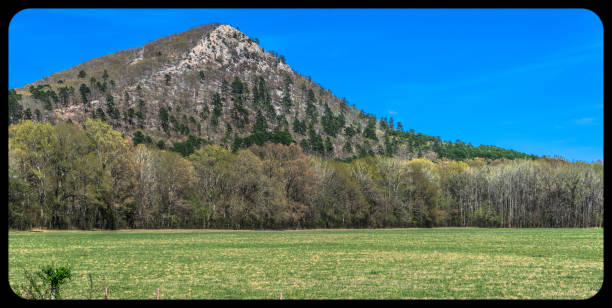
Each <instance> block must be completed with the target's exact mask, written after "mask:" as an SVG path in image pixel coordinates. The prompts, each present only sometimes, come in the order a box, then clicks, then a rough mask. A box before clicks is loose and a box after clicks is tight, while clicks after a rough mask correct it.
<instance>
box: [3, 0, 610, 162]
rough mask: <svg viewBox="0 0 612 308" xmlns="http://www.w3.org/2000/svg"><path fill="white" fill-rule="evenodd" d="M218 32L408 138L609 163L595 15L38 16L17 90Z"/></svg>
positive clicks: (13, 58) (20, 44)
mask: <svg viewBox="0 0 612 308" xmlns="http://www.w3.org/2000/svg"><path fill="white" fill-rule="evenodd" d="M212 22H220V23H227V24H231V25H233V26H237V27H239V28H240V30H241V31H242V32H244V33H245V34H247V35H249V36H251V37H253V38H258V39H259V41H260V45H261V46H262V47H264V48H265V49H266V50H274V51H277V52H278V53H279V54H282V55H284V56H285V58H286V59H287V63H288V64H289V65H290V66H291V67H292V68H293V69H294V70H296V71H298V72H299V73H301V74H303V75H306V76H310V77H312V79H313V81H315V82H317V83H319V84H321V85H322V86H323V87H325V88H327V89H330V90H331V91H332V93H334V94H335V95H337V96H339V97H345V98H346V99H347V100H348V102H349V104H355V105H356V106H357V107H358V108H360V109H362V110H364V111H365V112H368V113H372V114H375V115H377V116H378V117H393V119H394V121H395V122H398V121H400V122H402V124H403V126H404V128H405V129H411V128H412V129H414V130H415V131H417V132H422V133H424V134H427V135H432V136H440V137H441V138H442V139H443V140H451V141H455V140H456V139H461V140H462V141H465V142H471V143H472V144H474V145H479V144H488V145H496V146H500V147H505V148H511V149H515V150H517V151H521V152H526V153H531V154H536V155H551V156H553V155H559V156H562V157H565V158H567V159H569V160H572V161H575V160H584V161H588V162H591V161H594V160H598V159H602V160H603V26H602V24H601V21H600V20H599V17H598V16H597V15H596V14H594V13H593V12H591V11H588V10H582V9H557V10H549V9H526V10H515V9H511V10H510V9H499V10H475V9H454V10H442V9H405V10H404V9H401V10H400V9H392V10H383V9H372V10H370V9H368V10H366V9H346V10H345V9H327V10H313V9H306V10H294V9H289V10H280V9H254V10H235V9H227V10H212V9H211V10H195V9H187V10H166V9H163V10H162V9H153V10H91V9H82V10H76V9H68V10H55V9H53V10H40V9H36V10H24V11H21V12H19V13H18V14H17V15H15V17H14V18H13V19H12V20H11V23H10V25H9V89H11V88H15V87H21V86H23V85H25V84H27V83H30V82H33V81H35V80H38V79H40V78H42V77H45V76H47V75H50V74H52V73H54V72H57V71H61V70H64V69H69V68H71V67H73V66H75V65H77V64H79V63H81V62H84V61H87V60H89V59H91V58H94V57H99V56H104V55H107V54H110V53H113V52H115V51H117V50H121V49H126V48H133V47H138V46H142V45H144V44H145V43H147V42H149V41H153V40H155V39H157V38H159V37H162V36H166V35H170V34H173V33H177V32H182V31H185V30H188V29H190V28H193V27H195V26H199V25H203V24H207V23H212Z"/></svg>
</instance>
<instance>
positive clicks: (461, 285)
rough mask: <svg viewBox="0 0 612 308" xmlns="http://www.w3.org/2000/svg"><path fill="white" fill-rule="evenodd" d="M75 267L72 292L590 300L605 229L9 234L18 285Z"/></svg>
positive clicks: (68, 290)
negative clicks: (27, 276)
mask: <svg viewBox="0 0 612 308" xmlns="http://www.w3.org/2000/svg"><path fill="white" fill-rule="evenodd" d="M51 263H55V264H56V265H62V264H70V265H71V266H72V269H73V279H72V281H71V282H69V283H68V284H67V285H66V286H65V290H64V294H63V295H64V296H63V297H64V298H70V299H87V298H88V294H89V293H88V289H89V281H88V278H87V274H92V275H93V278H94V284H95V285H94V287H95V288H96V291H95V294H94V298H102V297H103V295H104V291H103V290H104V283H105V282H106V284H107V285H108V286H109V298H111V299H154V298H155V290H156V289H157V288H160V299H230V298H231V299H275V298H276V299H277V298H279V294H280V293H281V292H282V294H283V299H414V298H418V299H424V298H434V299H437V298H440V299H452V298H461V299H481V298H496V299H497V298H516V299H519V298H546V299H549V298H553V299H558V298H579V299H582V298H589V297H591V296H593V295H595V294H596V293H597V292H598V291H599V289H600V287H601V285H602V283H603V229H477V228H440V229H380V230H300V231H221V230H163V231H160V230H146V231H145V230H129V231H128V230H125V231H50V232H9V282H10V284H11V286H12V287H13V288H15V286H16V285H19V284H21V283H23V282H24V276H23V269H27V270H29V271H35V270H38V269H39V268H40V267H41V266H42V265H45V264H51Z"/></svg>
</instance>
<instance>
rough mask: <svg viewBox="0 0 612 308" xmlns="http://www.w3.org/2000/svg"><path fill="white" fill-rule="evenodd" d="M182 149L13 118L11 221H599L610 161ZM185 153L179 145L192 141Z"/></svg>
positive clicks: (187, 224)
mask: <svg viewBox="0 0 612 308" xmlns="http://www.w3.org/2000/svg"><path fill="white" fill-rule="evenodd" d="M247 145H248V147H246V148H245V146H246V145H245V146H239V147H231V146H227V147H223V146H219V145H212V144H205V143H202V144H200V145H199V146H198V147H197V148H196V149H194V150H193V151H190V154H188V155H181V154H180V153H177V152H180V151H172V150H166V149H161V148H160V147H159V146H158V145H156V144H154V143H152V142H151V143H148V142H142V143H141V142H132V140H130V139H129V138H125V137H124V136H122V134H121V133H120V132H118V131H117V130H115V129H113V127H112V126H110V125H109V124H107V123H105V122H103V121H100V120H94V119H88V120H87V121H86V122H85V123H83V124H82V125H81V124H79V123H73V122H70V121H68V122H58V123H56V124H50V123H39V122H34V121H31V120H20V121H19V122H18V123H13V124H10V125H9V149H8V150H9V152H8V153H9V161H8V162H9V183H8V185H9V198H8V199H9V202H8V205H9V229H18V230H27V229H32V228H45V229H83V230H90V229H121V228H150V229H154V228H216V229H302V228H387V227H439V226H477V227H512V228H515V227H518V228H522V227H599V226H601V225H602V222H603V163H601V162H596V163H585V162H568V161H566V160H563V159H560V158H549V157H538V158H518V159H513V160H510V159H503V158H502V159H485V158H479V157H477V158H468V159H463V160H461V161H459V160H450V159H448V158H445V157H444V156H442V157H439V158H437V159H436V160H434V161H430V160H427V159H425V158H414V159H411V160H406V159H400V158H393V157H389V156H386V155H379V154H378V153H375V154H374V155H362V156H361V157H356V158H354V159H351V160H338V159H332V158H325V157H324V156H316V155H309V154H307V153H304V151H303V150H302V148H301V147H300V146H299V145H298V144H296V143H295V142H291V143H289V144H288V145H287V144H283V143H272V142H265V143H262V144H261V145H260V144H257V143H251V142H248V143H247ZM184 154H185V153H184Z"/></svg>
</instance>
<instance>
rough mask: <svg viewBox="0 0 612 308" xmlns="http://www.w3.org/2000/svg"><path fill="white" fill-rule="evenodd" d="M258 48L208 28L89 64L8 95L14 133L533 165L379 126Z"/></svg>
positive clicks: (399, 126)
mask: <svg viewBox="0 0 612 308" xmlns="http://www.w3.org/2000/svg"><path fill="white" fill-rule="evenodd" d="M258 42H259V40H258V39H257V38H255V39H252V38H250V37H248V36H247V35H245V34H244V33H242V32H240V31H239V30H238V29H236V28H234V27H232V26H229V25H220V24H211V25H205V26H200V27H197V28H194V29H191V30H189V31H186V32H182V33H177V34H174V35H171V36H168V37H163V38H161V39H159V40H156V41H154V42H150V43H148V44H145V45H144V46H143V47H138V48H133V49H128V50H122V51H119V52H116V53H114V54H111V55H108V56H104V57H100V58H96V59H92V60H90V61H87V62H84V63H82V64H79V65H77V66H75V67H73V68H72V69H69V70H65V71H62V72H58V73H56V74H52V75H50V76H48V77H45V78H43V79H41V80H39V81H36V82H34V83H32V84H30V85H27V86H25V87H23V88H20V89H12V90H9V123H18V122H19V120H21V119H25V120H35V121H38V122H43V123H46V122H49V123H57V122H59V121H65V120H71V121H74V122H79V123H81V124H82V123H84V122H85V121H86V120H87V119H88V118H92V119H100V120H102V121H104V122H106V123H108V124H110V125H111V126H112V127H113V128H114V129H116V130H118V131H119V132H121V134H123V135H124V136H126V137H128V138H131V139H133V142H134V143H135V144H138V143H141V142H142V141H143V140H144V141H145V142H150V143H155V144H158V143H160V144H161V143H163V144H165V145H166V146H167V147H168V148H174V149H181V151H179V152H180V153H181V154H183V156H187V155H189V154H191V153H192V152H193V151H192V148H193V150H195V149H197V148H200V147H201V146H203V145H205V144H217V145H221V146H223V147H225V148H227V149H232V148H233V149H236V148H243V149H244V148H248V147H249V146H251V145H252V144H258V145H262V144H263V143H264V142H266V141H271V142H275V143H282V144H285V145H287V144H289V143H292V142H294V143H296V144H298V145H299V146H300V147H301V148H302V149H303V150H304V152H305V153H306V154H308V155H316V156H319V157H325V158H337V159H343V160H350V159H354V158H358V157H365V156H373V155H384V156H388V157H397V158H401V159H412V158H417V157H421V158H426V159H428V160H436V159H438V158H448V159H453V160H463V159H469V158H476V157H481V158H485V159H493V160H494V159H502V158H507V159H515V158H535V156H533V155H528V154H525V153H519V152H516V151H513V150H508V149H502V148H499V147H495V146H486V145H481V146H478V147H475V146H472V145H471V144H470V143H465V142H463V141H460V140H456V141H455V142H450V141H443V140H441V139H440V138H439V137H433V136H428V135H425V134H422V133H416V132H415V131H414V130H413V129H405V128H404V126H405V124H406V123H400V122H394V120H393V118H380V119H378V118H377V117H376V116H374V115H372V114H368V113H367V112H364V111H361V110H358V109H357V108H356V107H355V106H354V105H353V106H349V103H348V102H347V101H346V99H344V98H338V97H336V96H335V95H333V94H332V92H331V91H330V90H327V89H324V88H323V87H321V86H320V85H318V84H316V83H315V82H313V81H312V80H311V79H310V78H309V77H304V76H302V75H300V74H299V73H297V72H295V71H293V70H292V69H291V68H290V67H289V66H288V65H287V64H286V63H285V58H284V56H282V55H279V54H277V53H276V52H274V51H265V50H264V49H263V48H261V47H260V46H259V45H258ZM175 144H176V146H174V147H173V145H175Z"/></svg>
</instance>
